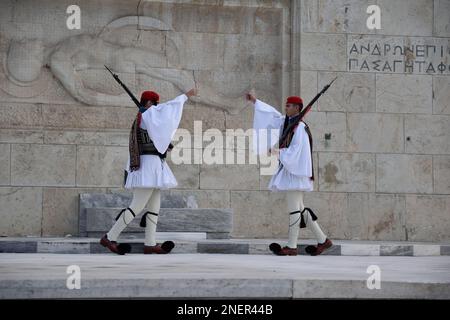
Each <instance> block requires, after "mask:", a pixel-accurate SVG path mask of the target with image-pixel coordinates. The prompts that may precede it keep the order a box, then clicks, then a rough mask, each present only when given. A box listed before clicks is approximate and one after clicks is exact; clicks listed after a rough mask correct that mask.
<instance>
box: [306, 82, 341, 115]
mask: <svg viewBox="0 0 450 320" xmlns="http://www.w3.org/2000/svg"><path fill="white" fill-rule="evenodd" d="M336 79H337V77H336V78H334V79H333V80H331V82H330V83H329V84H327V85H326V86H325V87H323V89H322V91H320V92H319V93H318V94H316V96H315V97H314V98H313V99H312V100H311V101H310V102H309V103H308V105H307V106H306V107H305V108H304V109H303V110H302V112H300V120H301V119H303V117H304V116H305V115H306V114H307V113H308V112H309V111H310V110H311V108H312V105H313V104H314V103H315V102H316V101H317V100H318V99H319V98H320V96H321V95H323V94H324V93H325V91H327V90H328V89H329V88H330V86H331V84H332V83H333V82H334V81H335V80H336Z"/></svg>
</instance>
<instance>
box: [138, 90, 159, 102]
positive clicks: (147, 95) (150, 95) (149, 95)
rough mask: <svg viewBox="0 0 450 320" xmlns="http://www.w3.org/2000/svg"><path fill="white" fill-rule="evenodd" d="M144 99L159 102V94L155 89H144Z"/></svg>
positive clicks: (142, 98) (142, 96) (142, 97)
mask: <svg viewBox="0 0 450 320" xmlns="http://www.w3.org/2000/svg"><path fill="white" fill-rule="evenodd" d="M142 100H150V101H154V102H159V95H158V94H157V93H156V92H154V91H144V92H142V95H141V101H142Z"/></svg>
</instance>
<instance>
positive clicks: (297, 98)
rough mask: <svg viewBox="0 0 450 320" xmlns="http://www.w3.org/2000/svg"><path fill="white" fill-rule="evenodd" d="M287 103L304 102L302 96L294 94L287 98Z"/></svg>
mask: <svg viewBox="0 0 450 320" xmlns="http://www.w3.org/2000/svg"><path fill="white" fill-rule="evenodd" d="M286 103H293V104H303V100H302V98H300V97H297V96H292V97H289V98H287V100H286Z"/></svg>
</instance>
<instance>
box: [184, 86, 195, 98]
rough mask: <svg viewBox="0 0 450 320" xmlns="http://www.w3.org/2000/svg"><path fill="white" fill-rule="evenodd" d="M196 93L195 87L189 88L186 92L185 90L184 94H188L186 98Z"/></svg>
mask: <svg viewBox="0 0 450 320" xmlns="http://www.w3.org/2000/svg"><path fill="white" fill-rule="evenodd" d="M197 93H198V90H197V89H195V88H192V89H191V90H189V91H188V92H186V95H187V96H188V98H190V97H192V96H196V95H197Z"/></svg>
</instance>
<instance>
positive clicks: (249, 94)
mask: <svg viewBox="0 0 450 320" xmlns="http://www.w3.org/2000/svg"><path fill="white" fill-rule="evenodd" d="M245 97H246V98H247V100H248V101H251V102H253V103H255V102H256V98H255V96H254V95H253V94H251V93H250V92H249V93H247V95H246V96H245Z"/></svg>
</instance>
